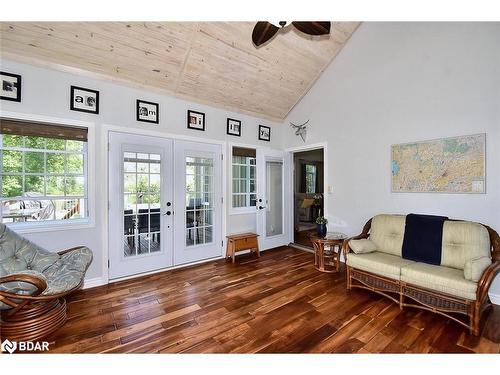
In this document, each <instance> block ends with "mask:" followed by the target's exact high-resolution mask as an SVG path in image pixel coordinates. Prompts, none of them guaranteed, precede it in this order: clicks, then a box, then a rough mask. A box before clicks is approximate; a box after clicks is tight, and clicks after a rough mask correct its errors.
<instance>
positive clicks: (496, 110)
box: [284, 23, 500, 298]
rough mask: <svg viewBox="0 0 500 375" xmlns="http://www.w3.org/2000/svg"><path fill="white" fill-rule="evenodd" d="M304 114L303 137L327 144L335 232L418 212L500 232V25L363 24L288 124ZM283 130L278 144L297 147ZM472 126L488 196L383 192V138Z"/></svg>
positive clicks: (498, 290) (386, 178)
mask: <svg viewBox="0 0 500 375" xmlns="http://www.w3.org/2000/svg"><path fill="white" fill-rule="evenodd" d="M308 119H309V120H310V122H309V124H310V125H309V129H308V140H307V141H308V142H307V143H310V144H313V143H317V142H324V141H327V142H328V156H327V157H328V160H327V161H326V163H327V178H328V181H327V183H328V185H331V186H332V187H333V193H332V194H326V199H327V200H328V202H327V213H328V215H329V216H330V221H331V222H332V223H333V224H334V226H335V228H336V229H337V230H340V231H343V232H346V233H348V234H350V235H352V234H357V233H359V232H360V230H361V228H362V226H363V224H364V222H365V221H366V220H367V219H369V218H370V217H372V216H373V215H375V214H377V213H410V212H416V213H430V214H443V215H447V216H449V217H452V218H457V219H470V220H475V221H479V222H482V223H485V224H488V225H490V226H492V227H493V228H495V229H496V230H497V231H500V152H499V150H500V23H363V24H362V25H361V27H360V28H359V29H358V30H357V31H356V32H355V33H354V35H353V36H352V38H351V40H349V42H348V43H347V45H346V46H345V47H344V49H343V50H342V51H341V52H340V54H339V55H338V56H337V58H336V59H335V60H334V61H333V63H332V64H331V65H330V66H329V68H328V69H327V70H326V71H325V72H324V73H323V75H322V76H321V77H320V79H319V80H318V81H317V82H316V84H315V85H314V87H313V88H312V89H311V90H310V92H309V93H308V94H307V95H306V96H305V97H304V98H303V99H302V101H301V102H300V103H299V104H298V105H297V106H296V107H295V108H294V110H293V111H292V112H291V113H290V115H289V117H288V118H287V121H286V124H288V121H291V122H293V123H296V124H297V123H303V122H305V121H306V120H308ZM284 131H285V132H286V135H285V144H286V147H294V146H298V145H301V144H302V141H301V140H300V138H299V137H297V136H295V135H294V134H293V131H292V130H291V129H290V128H289V127H286V126H285V127H284ZM475 133H486V134H487V135H486V143H487V147H486V148H487V156H486V180H487V181H486V184H487V185H486V188H487V193H486V194H438V193H434V194H426V193H417V194H411V193H396V194H394V193H391V186H390V182H391V175H390V173H391V169H390V145H391V144H396V143H404V142H412V141H418V140H427V139H434V138H440V137H450V136H456V135H466V134H475ZM492 291H493V292H494V293H495V294H497V295H499V298H500V277H498V278H497V279H496V280H495V285H494V286H493V288H492Z"/></svg>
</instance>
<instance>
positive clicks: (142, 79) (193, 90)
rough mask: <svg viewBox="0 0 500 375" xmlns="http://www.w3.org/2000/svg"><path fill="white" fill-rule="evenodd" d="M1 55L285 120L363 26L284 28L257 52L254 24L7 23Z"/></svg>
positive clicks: (2, 33) (350, 23)
mask: <svg viewBox="0 0 500 375" xmlns="http://www.w3.org/2000/svg"><path fill="white" fill-rule="evenodd" d="M0 24H1V29H0V30H1V31H0V32H1V36H0V43H1V44H0V47H1V56H3V57H5V58H13V59H17V60H18V61H28V62H32V63H33V62H35V63H38V64H42V65H48V66H57V67H63V68H76V69H78V70H81V71H87V72H91V73H94V74H96V75H97V76H99V77H108V78H110V79H112V80H114V81H120V82H127V83H131V84H133V85H134V86H140V87H147V88H153V89H155V90H161V91H165V92H167V93H168V94H170V95H173V96H176V97H181V98H184V99H188V100H192V101H195V102H199V103H205V104H209V105H213V106H216V107H220V108H225V109H228V110H232V111H236V112H241V113H247V114H250V115H254V116H258V117H263V118H267V119H271V120H277V121H282V120H283V119H284V118H285V117H286V115H287V114H288V112H289V111H290V110H291V109H292V108H293V106H294V105H295V104H296V103H297V102H298V101H299V100H300V99H301V98H302V96H303V95H304V94H305V93H306V92H307V91H308V90H309V88H310V87H311V86H312V84H313V83H314V82H315V81H316V79H317V78H318V77H319V75H320V74H321V73H322V72H323V70H324V69H325V68H326V67H327V66H328V64H329V63H330V62H331V61H332V60H333V58H334V57H335V56H336V55H337V53H338V52H339V51H340V49H341V48H342V47H343V45H344V44H345V43H346V42H347V40H348V39H349V37H350V36H351V35H352V33H353V32H354V31H355V30H356V28H357V27H358V25H359V23H357V22H340V23H333V25H332V31H331V34H330V35H329V36H328V37H310V36H307V35H305V34H302V33H300V32H299V31H296V30H295V29H294V28H287V29H286V30H282V32H280V33H279V34H278V35H277V37H276V38H275V39H274V40H272V41H271V42H270V43H268V44H267V45H264V46H262V47H261V48H258V49H257V48H255V47H254V46H253V44H252V40H251V35H252V29H253V26H254V23H252V22H200V23H195V22H178V23H177V22H161V23H156V22H146V23H143V22H141V23H134V22H37V23H34V22H1V23H0Z"/></svg>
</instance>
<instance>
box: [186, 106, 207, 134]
mask: <svg viewBox="0 0 500 375" xmlns="http://www.w3.org/2000/svg"><path fill="white" fill-rule="evenodd" d="M187 127H188V129H195V130H201V131H205V114H204V113H202V112H196V111H191V110H188V114H187Z"/></svg>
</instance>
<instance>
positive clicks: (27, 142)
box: [0, 120, 88, 223]
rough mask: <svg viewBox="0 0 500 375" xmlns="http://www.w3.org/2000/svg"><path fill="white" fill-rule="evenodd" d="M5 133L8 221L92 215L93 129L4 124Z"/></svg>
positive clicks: (2, 183)
mask: <svg viewBox="0 0 500 375" xmlns="http://www.w3.org/2000/svg"><path fill="white" fill-rule="evenodd" d="M10 125H12V126H10ZM1 131H2V132H1V133H0V187H1V192H2V196H1V205H0V217H1V219H2V222H3V223H13V222H16V223H17V222H38V221H60V220H75V219H82V218H85V217H87V216H88V214H87V177H86V176H87V129H80V128H64V127H61V126H55V125H41V124H31V123H23V124H22V125H19V123H17V122H14V121H11V122H4V120H2V127H1Z"/></svg>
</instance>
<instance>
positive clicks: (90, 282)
mask: <svg viewBox="0 0 500 375" xmlns="http://www.w3.org/2000/svg"><path fill="white" fill-rule="evenodd" d="M105 284H107V283H105V282H104V280H103V279H102V277H94V278H93V279H85V280H83V287H82V289H89V288H95V287H96V286H101V285H105Z"/></svg>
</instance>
